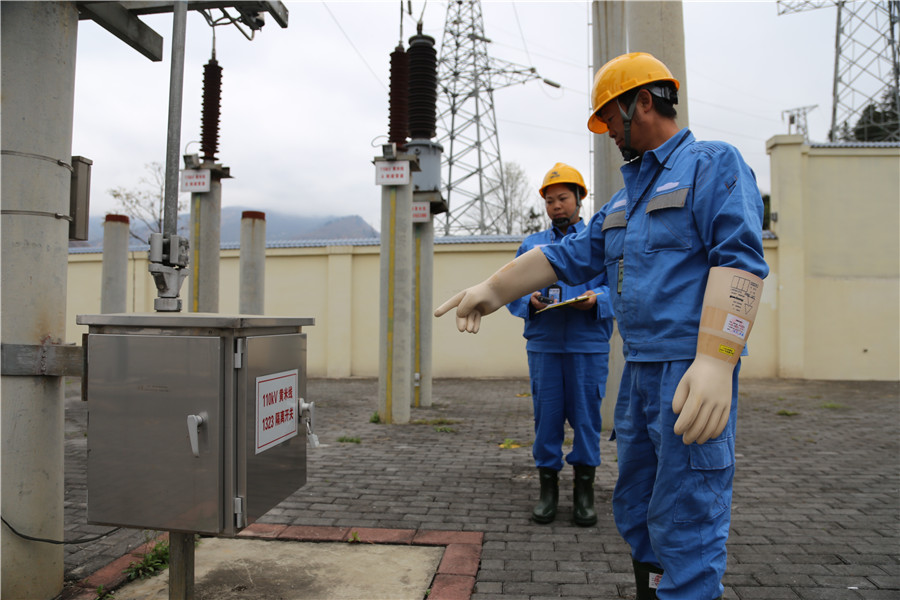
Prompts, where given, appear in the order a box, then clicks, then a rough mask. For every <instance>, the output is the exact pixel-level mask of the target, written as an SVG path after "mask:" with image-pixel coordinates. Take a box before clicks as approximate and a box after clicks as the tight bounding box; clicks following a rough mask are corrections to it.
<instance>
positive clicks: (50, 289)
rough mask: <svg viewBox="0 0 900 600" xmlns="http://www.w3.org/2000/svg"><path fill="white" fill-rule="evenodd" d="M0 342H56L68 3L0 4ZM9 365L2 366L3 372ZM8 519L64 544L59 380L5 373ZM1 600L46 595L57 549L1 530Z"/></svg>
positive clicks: (60, 313) (67, 106) (62, 309)
mask: <svg viewBox="0 0 900 600" xmlns="http://www.w3.org/2000/svg"><path fill="white" fill-rule="evenodd" d="M0 23H2V30H0V32H2V33H0V57H2V68H0V73H2V75H0V87H2V89H3V107H2V111H0V131H2V152H3V154H2V163H0V165H2V166H0V171H2V173H0V181H2V184H0V198H2V201H0V202H2V218H0V221H2V226H0V227H2V242H0V243H2V255H3V279H2V286H0V288H2V292H0V298H2V300H0V304H2V306H0V324H2V338H3V343H4V344H8V345H12V346H15V345H23V346H40V345H42V344H48V343H51V344H52V343H62V342H63V341H64V340H65V334H66V300H65V299H66V271H67V256H68V237H69V224H68V222H67V221H65V220H64V219H60V218H58V215H67V214H69V187H70V181H71V160H72V159H71V157H72V119H73V117H72V115H73V106H74V90H75V47H76V38H77V33H78V10H77V8H76V7H75V3H74V2H3V3H0ZM5 372H6V370H5V369H4V373H5ZM0 385H2V396H3V401H2V403H0V407H2V408H0V412H2V414H0V421H2V436H0V438H2V442H0V445H2V450H0V452H2V467H0V472H2V485H0V487H2V506H3V518H4V519H5V520H6V521H8V522H9V523H10V524H11V525H12V526H13V527H15V528H16V529H17V530H18V531H19V532H21V533H23V534H27V535H30V536H34V537H38V538H45V539H51V540H62V539H63V491H64V478H63V474H64V471H63V441H64V439H65V435H64V415H65V410H64V409H65V405H64V402H63V386H62V377H59V376H26V375H18V376H14V375H6V374H4V375H3V376H2V378H0ZM0 543H2V550H0V554H2V586H0V596H2V597H3V598H17V599H32V598H39V599H48V598H53V597H54V596H56V595H57V594H58V593H59V592H60V591H61V590H62V584H63V568H64V567H63V546H62V545H56V544H47V543H41V542H33V541H27V540H25V539H22V538H20V537H18V536H16V535H15V534H14V533H12V531H11V530H10V529H9V528H8V527H6V526H5V525H4V526H2V535H0Z"/></svg>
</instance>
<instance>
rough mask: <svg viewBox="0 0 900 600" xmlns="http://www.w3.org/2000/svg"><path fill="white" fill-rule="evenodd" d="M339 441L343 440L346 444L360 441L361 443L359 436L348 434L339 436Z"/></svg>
mask: <svg viewBox="0 0 900 600" xmlns="http://www.w3.org/2000/svg"><path fill="white" fill-rule="evenodd" d="M337 441H339V442H342V443H345V444H358V443H359V438H358V437H349V436H346V435H342V436H341V437H339V438H338V439H337Z"/></svg>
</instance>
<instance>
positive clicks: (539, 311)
mask: <svg viewBox="0 0 900 600" xmlns="http://www.w3.org/2000/svg"><path fill="white" fill-rule="evenodd" d="M592 295H593V294H588V295H586V296H576V297H575V298H572V299H571V300H566V301H565V302H557V303H556V304H550V305H548V306H546V307H544V308H542V309H541V310H536V311H535V312H534V314H536V315H539V314H541V313H542V312H544V311H545V310H550V309H553V308H559V307H560V306H568V305H569V304H577V303H579V302H584V301H585V300H587V299H588V298H590V297H591V296H592Z"/></svg>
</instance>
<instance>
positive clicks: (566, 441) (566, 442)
mask: <svg viewBox="0 0 900 600" xmlns="http://www.w3.org/2000/svg"><path fill="white" fill-rule="evenodd" d="M574 443H575V440H573V439H572V438H566V439H564V440H563V446H571V445H572V444H574Z"/></svg>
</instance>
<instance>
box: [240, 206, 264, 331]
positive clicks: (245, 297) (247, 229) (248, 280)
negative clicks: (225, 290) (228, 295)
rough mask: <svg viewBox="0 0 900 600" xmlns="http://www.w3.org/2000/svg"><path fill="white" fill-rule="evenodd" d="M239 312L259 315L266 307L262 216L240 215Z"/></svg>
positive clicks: (248, 211)
mask: <svg viewBox="0 0 900 600" xmlns="http://www.w3.org/2000/svg"><path fill="white" fill-rule="evenodd" d="M240 279H241V283H240V292H239V293H240V308H239V309H238V310H240V312H241V314H245V315H261V314H263V313H264V312H265V306H266V294H265V292H266V289H265V288H266V213H264V212H257V211H255V210H245V211H244V212H243V213H241V257H240Z"/></svg>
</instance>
